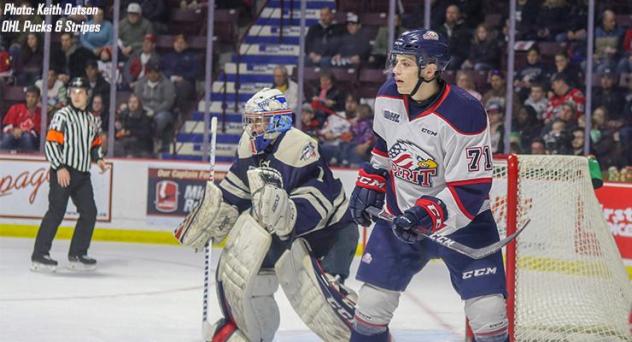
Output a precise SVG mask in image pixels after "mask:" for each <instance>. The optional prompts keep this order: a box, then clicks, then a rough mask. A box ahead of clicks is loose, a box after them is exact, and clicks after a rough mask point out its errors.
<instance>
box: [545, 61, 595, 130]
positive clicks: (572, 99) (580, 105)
mask: <svg viewBox="0 0 632 342" xmlns="http://www.w3.org/2000/svg"><path fill="white" fill-rule="evenodd" d="M551 89H552V90H553V92H552V94H551V95H550V96H549V106H548V108H547V109H546V112H545V113H544V122H545V123H549V122H551V120H553V119H554V118H556V117H558V112H559V111H560V109H561V106H562V105H563V104H565V103H573V105H574V107H575V108H574V109H575V110H576V112H577V115H578V116H579V115H584V106H585V104H586V99H585V98H584V94H583V93H582V92H581V90H579V89H577V88H572V87H571V86H570V85H569V84H568V81H567V79H566V75H564V74H560V73H557V74H555V75H553V77H552V78H551Z"/></svg>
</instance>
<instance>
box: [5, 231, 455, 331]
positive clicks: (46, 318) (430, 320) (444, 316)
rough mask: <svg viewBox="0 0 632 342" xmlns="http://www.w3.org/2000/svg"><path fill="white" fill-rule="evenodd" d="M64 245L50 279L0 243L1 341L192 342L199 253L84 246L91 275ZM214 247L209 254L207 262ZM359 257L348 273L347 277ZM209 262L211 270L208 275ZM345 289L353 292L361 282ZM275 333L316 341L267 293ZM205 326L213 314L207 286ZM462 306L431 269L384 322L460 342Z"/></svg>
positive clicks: (434, 265)
mask: <svg viewBox="0 0 632 342" xmlns="http://www.w3.org/2000/svg"><path fill="white" fill-rule="evenodd" d="M68 245H69V241H64V240H59V241H54V243H53V249H52V251H51V256H52V257H53V258H54V259H56V260H57V261H59V262H60V265H59V268H58V269H57V272H56V273H52V274H43V273H34V272H31V271H30V270H29V267H30V255H31V251H32V248H33V240H30V239H14V238H0V341H3V342H21V341H25V342H26V341H28V342H30V341H47V342H62V341H63V342H74V341H76V342H91V341H95V342H96V341H135V342H142V341H152V342H153V341H160V342H163V341H164V342H186V341H200V340H201V332H200V331H201V330H200V329H201V324H200V320H201V311H202V310H201V308H202V280H203V262H204V255H203V253H199V254H196V253H194V252H193V251H191V250H190V249H187V248H180V247H175V246H159V245H143V244H123V243H108V242H93V244H92V247H91V249H90V256H92V257H94V258H96V259H97V260H98V268H97V270H96V271H94V272H91V273H77V272H73V271H70V270H69V269H68V268H67V264H68V262H67V259H66V254H67V251H68ZM218 252H219V250H214V256H213V261H214V262H216V261H217V258H216V257H215V256H216V255H217V253H218ZM358 261H359V258H356V259H355V261H354V264H353V266H352V268H353V269H352V274H355V270H356V268H357V264H358ZM214 269H215V265H213V271H214ZM347 285H349V286H350V287H352V288H353V289H355V290H357V289H358V288H359V286H360V283H359V282H358V281H356V280H355V279H350V280H349V281H348V282H347ZM276 298H277V302H278V303H279V307H280V310H281V327H280V329H279V332H278V333H277V336H276V339H275V341H282V342H290V341H292V342H294V341H298V342H303V341H310V342H311V341H319V338H318V337H316V335H314V334H313V333H311V332H309V331H308V330H307V328H306V327H305V325H304V324H303V323H302V322H301V321H300V319H299V318H298V316H297V315H296V314H295V313H294V312H293V310H292V309H291V307H290V306H289V303H288V302H287V300H286V299H285V296H284V295H283V293H282V291H281V290H279V291H277V293H276ZM209 316H210V321H211V322H214V321H215V320H216V319H217V318H219V317H220V314H219V307H218V304H217V301H216V298H215V290H214V287H212V288H211V291H210V303H209ZM463 326H464V315H463V304H462V302H461V300H460V298H459V297H458V296H457V295H456V294H455V293H454V291H453V290H452V286H451V284H450V280H449V276H448V272H447V269H446V267H445V266H444V265H443V263H441V262H435V261H433V262H430V263H429V264H428V266H427V267H426V268H425V269H424V270H423V271H422V272H421V273H419V274H418V275H417V276H416V277H415V278H414V280H413V282H412V283H411V285H410V286H409V288H408V290H407V291H406V292H405V293H404V295H402V297H401V299H400V305H399V308H398V309H397V311H396V312H395V318H394V320H393V322H392V324H391V329H392V331H393V333H394V337H395V340H396V341H397V342H412V341H415V342H419V341H428V342H439V341H441V342H444V341H450V342H452V341H463Z"/></svg>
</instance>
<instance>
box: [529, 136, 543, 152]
mask: <svg viewBox="0 0 632 342" xmlns="http://www.w3.org/2000/svg"><path fill="white" fill-rule="evenodd" d="M529 152H530V153H531V154H546V149H545V148H544V140H542V139H540V138H536V139H533V141H531V146H530V151H529Z"/></svg>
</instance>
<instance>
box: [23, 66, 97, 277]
mask: <svg viewBox="0 0 632 342" xmlns="http://www.w3.org/2000/svg"><path fill="white" fill-rule="evenodd" d="M88 89H89V84H88V81H87V80H86V79H84V78H81V77H77V78H74V79H72V80H71V82H70V84H69V90H70V100H71V104H70V105H68V106H66V107H64V108H62V109H60V110H58V111H57V112H56V113H55V115H54V116H53V118H52V120H51V122H50V126H49V128H48V133H47V134H46V147H45V153H46V159H48V161H49V162H50V164H51V170H50V177H49V178H50V191H49V194H48V211H47V212H46V215H45V216H44V219H43V220H42V224H41V225H40V227H39V231H38V232H37V238H36V239H35V248H34V251H33V255H32V256H31V262H32V268H31V269H32V270H35V271H38V270H49V271H54V270H55V268H56V267H57V261H55V260H53V259H52V258H51V257H50V254H49V252H50V248H51V245H52V243H53V239H54V238H55V234H56V233H57V228H58V227H59V225H60V224H61V222H62V220H63V219H64V214H65V212H66V206H67V205H68V198H71V199H72V202H73V203H74V204H75V205H76V206H77V209H78V211H79V220H77V224H76V226H75V231H74V234H73V236H72V241H71V243H70V250H69V251H68V261H70V267H71V268H73V269H78V270H80V269H84V270H86V269H94V268H95V267H96V263H97V261H96V260H95V259H92V258H89V257H88V256H87V254H88V247H90V240H92V232H93V230H94V224H95V221H96V217H97V208H96V205H95V203H94V194H93V191H92V182H91V180H90V164H91V162H93V161H94V162H96V163H97V164H98V166H99V168H100V169H101V171H102V172H105V171H106V170H107V165H106V164H105V161H104V160H103V152H102V150H101V138H100V136H99V133H100V128H99V125H98V123H97V121H96V119H95V117H94V116H93V115H92V114H90V113H89V112H88V111H87V107H88Z"/></svg>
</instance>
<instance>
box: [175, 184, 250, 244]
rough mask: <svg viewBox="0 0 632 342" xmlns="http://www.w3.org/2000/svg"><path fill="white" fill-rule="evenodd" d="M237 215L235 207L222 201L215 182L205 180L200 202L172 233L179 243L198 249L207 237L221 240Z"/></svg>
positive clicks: (206, 240) (205, 241)
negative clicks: (204, 188)
mask: <svg viewBox="0 0 632 342" xmlns="http://www.w3.org/2000/svg"><path fill="white" fill-rule="evenodd" d="M237 216H239V211H238V210H237V208H236V207H234V206H232V205H230V204H228V203H226V202H224V200H223V198H222V191H221V190H220V189H219V188H218V187H217V185H215V183H213V182H212V181H207V182H206V190H205V191H204V197H202V200H201V201H200V204H199V205H198V206H197V207H196V208H195V209H193V211H191V212H190V213H189V214H188V215H187V217H185V218H184V221H182V223H180V225H179V226H178V228H176V230H175V231H174V235H175V237H176V239H178V241H180V243H181V244H183V245H186V246H191V247H193V248H195V249H199V248H202V247H204V246H205V245H206V243H207V242H208V241H209V239H213V240H214V241H216V242H219V241H221V240H223V239H224V237H225V236H226V234H228V232H229V230H230V229H231V228H232V227H233V225H234V224H235V221H237Z"/></svg>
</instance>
